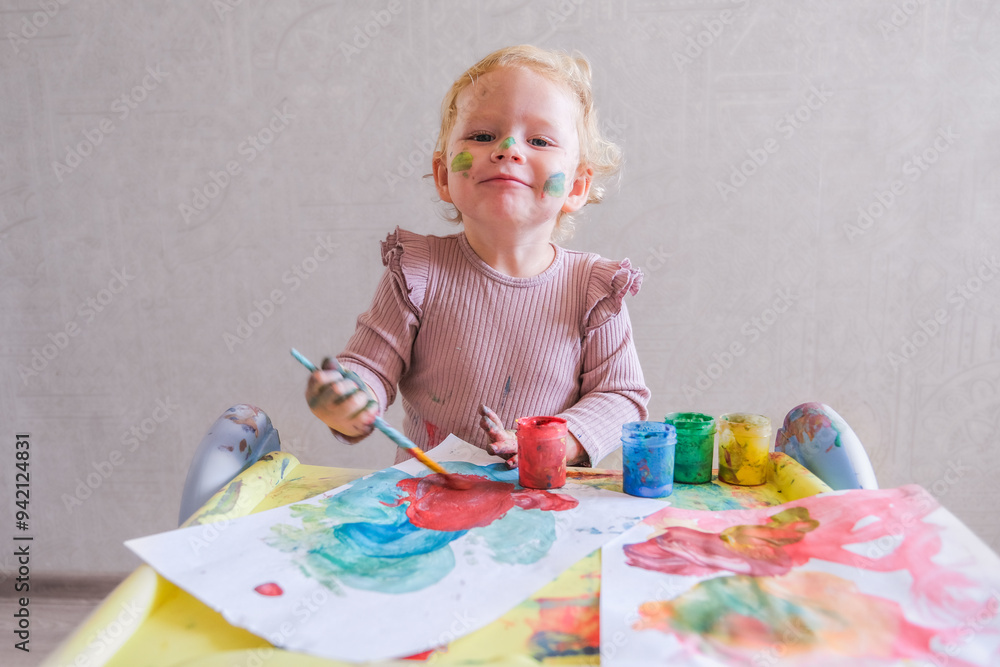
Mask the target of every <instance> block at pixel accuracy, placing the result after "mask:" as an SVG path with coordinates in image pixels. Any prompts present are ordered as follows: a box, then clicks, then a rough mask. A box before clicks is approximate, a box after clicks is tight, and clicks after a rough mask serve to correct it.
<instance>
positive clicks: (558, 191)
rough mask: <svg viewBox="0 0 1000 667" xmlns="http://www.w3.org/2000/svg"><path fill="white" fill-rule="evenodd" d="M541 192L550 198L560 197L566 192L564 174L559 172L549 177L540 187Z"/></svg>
mask: <svg viewBox="0 0 1000 667" xmlns="http://www.w3.org/2000/svg"><path fill="white" fill-rule="evenodd" d="M542 192H543V193H544V194H547V195H549V196H551V197H562V196H563V194H564V193H565V192H566V174H564V173H562V172H559V173H558V174H552V175H551V176H549V177H548V178H547V179H546V181H545V185H544V186H542Z"/></svg>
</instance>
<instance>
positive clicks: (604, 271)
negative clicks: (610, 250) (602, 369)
mask: <svg viewBox="0 0 1000 667" xmlns="http://www.w3.org/2000/svg"><path fill="white" fill-rule="evenodd" d="M641 285H642V271H640V270H639V269H636V268H633V267H632V263H631V262H629V261H628V260H627V259H623V260H622V261H620V262H615V261H613V260H610V259H604V258H603V257H602V258H599V259H598V260H597V261H596V262H595V263H594V266H593V267H592V269H591V272H590V279H589V281H588V283H587V312H586V315H585V316H584V318H583V325H584V333H590V332H591V331H593V330H594V329H596V328H598V327H600V326H601V325H603V324H605V323H606V322H607V321H608V320H610V319H611V318H613V317H615V316H616V315H618V313H620V312H621V310H622V302H623V301H624V300H625V296H626V295H628V294H636V293H638V292H639V287H640V286H641Z"/></svg>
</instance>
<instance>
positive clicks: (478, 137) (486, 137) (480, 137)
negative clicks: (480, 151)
mask: <svg viewBox="0 0 1000 667" xmlns="http://www.w3.org/2000/svg"><path fill="white" fill-rule="evenodd" d="M470 138H471V139H472V140H473V141H480V142H483V143H488V142H490V141H493V135H492V134H488V133H486V132H479V133H478V134H474V135H472V137H470Z"/></svg>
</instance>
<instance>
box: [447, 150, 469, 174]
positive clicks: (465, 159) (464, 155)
mask: <svg viewBox="0 0 1000 667" xmlns="http://www.w3.org/2000/svg"><path fill="white" fill-rule="evenodd" d="M469 169H472V153H470V152H469V151H462V152H461V153H459V154H458V155H456V156H455V158H454V159H453V160H452V161H451V170H452V171H468V170H469Z"/></svg>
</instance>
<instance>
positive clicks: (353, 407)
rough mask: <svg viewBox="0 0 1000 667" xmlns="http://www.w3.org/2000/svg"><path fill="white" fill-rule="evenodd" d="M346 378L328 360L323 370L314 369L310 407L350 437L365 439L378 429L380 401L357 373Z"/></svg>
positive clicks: (308, 398) (308, 392)
mask: <svg viewBox="0 0 1000 667" xmlns="http://www.w3.org/2000/svg"><path fill="white" fill-rule="evenodd" d="M348 376H353V377H345V376H344V374H342V373H341V372H340V371H337V370H334V368H333V364H332V363H331V362H330V360H329V359H324V360H323V364H322V370H318V371H315V372H313V374H312V375H310V376H309V383H308V384H307V385H306V401H307V402H308V403H309V409H310V410H312V412H313V414H314V415H316V416H317V417H319V419H320V420H321V421H322V422H323V423H324V424H326V425H327V426H329V427H330V428H332V429H333V430H334V431H337V432H338V433H341V434H343V435H345V436H347V437H348V438H363V437H365V436H367V435H368V434H369V433H371V432H372V430H373V429H374V428H375V426H374V425H375V417H377V416H378V401H376V400H375V398H374V396H373V395H372V393H371V390H370V389H369V388H368V387H367V385H365V383H364V382H363V381H362V380H361V378H358V377H357V376H356V375H354V374H353V373H348Z"/></svg>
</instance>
